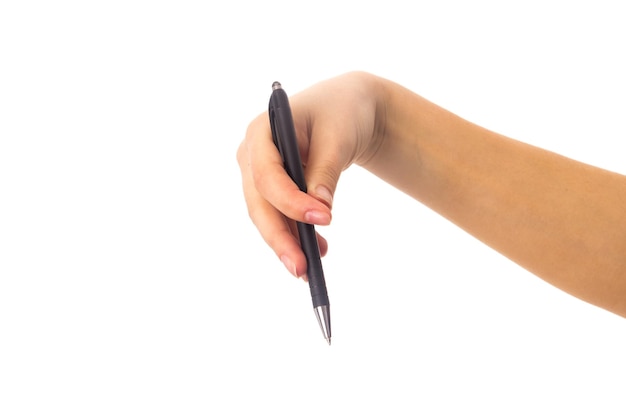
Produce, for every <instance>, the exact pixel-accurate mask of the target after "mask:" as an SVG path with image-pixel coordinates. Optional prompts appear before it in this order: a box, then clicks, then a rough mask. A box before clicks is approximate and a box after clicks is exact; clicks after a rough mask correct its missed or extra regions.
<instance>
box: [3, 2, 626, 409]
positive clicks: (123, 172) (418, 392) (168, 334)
mask: <svg viewBox="0 0 626 417" xmlns="http://www.w3.org/2000/svg"><path fill="white" fill-rule="evenodd" d="M409 4H410V5H409ZM624 17H625V15H624V12H623V7H620V4H619V2H617V1H614V2H610V1H594V2H565V1H560V2H556V1H545V0H544V1H530V2H528V1H527V2H524V3H517V4H513V3H506V2H496V1H478V2H461V1H456V2H455V1H438V2H425V1H415V2H410V3H409V2H402V1H395V0H389V1H386V2H384V3H380V2H370V1H362V2H342V1H340V0H333V1H326V0H322V1H317V2H313V3H299V2H287V1H265V2H253V1H236V0H234V1H229V2H201V1H196V2H191V1H177V2H173V1H172V2H166V1H150V2H148V1H133V0H125V1H108V2H79V1H74V2H71V1H58V2H32V1H5V2H2V3H1V5H0V415H2V416H7V417H9V416H11V417H12V416H43V415H46V416H50V415H59V416H61V415H62V416H65V417H67V416H112V415H115V416H143V415H146V416H147V415H150V416H206V415H211V416H243V415H272V416H294V415H300V416H313V415H315V416H318V415H324V416H340V415H359V414H361V413H365V412H367V413H368V415H374V414H376V415H400V416H405V415H406V416H409V415H428V416H450V415H481V416H502V415H509V416H517V415H519V416H522V415H523V416H526V415H536V416H554V415H571V414H572V413H574V412H575V413H576V415H594V416H623V415H624V414H625V413H626V403H625V402H624V392H626V383H625V380H624V374H626V359H625V355H624V352H626V321H624V319H623V318H619V317H617V316H615V315H613V314H611V313H608V312H605V311H603V310H600V309H598V308H596V307H593V306H590V305H588V304H586V303H584V302H581V301H579V300H577V299H574V298H573V297H571V296H569V295H567V294H565V293H563V292H561V291H559V290H557V289H555V288H553V287H551V286H549V285H548V284H545V283H544V282H542V281H540V280H539V279H538V278H536V277H535V276H533V275H531V274H530V273H528V272H526V271H524V270H522V269H521V268H519V267H518V266H516V265H515V264H513V263H511V262H510V261H508V260H507V259H505V258H503V257H502V256H500V255H499V254H497V253H495V252H494V251H492V250H491V249H489V248H487V247H485V246H484V245H482V244H481V243H479V242H478V241H476V240H475V239H473V238H472V237H470V236H468V235H467V234H465V233H464V232H462V231H460V230H459V229H457V228H456V227H454V226H453V225H451V224H450V223H448V222H447V221H445V220H442V219H441V218H439V217H438V216H437V215H436V214H434V213H432V212H430V211H429V210H428V209H426V208H424V207H423V206H421V205H420V204H419V203H417V202H415V201H413V200H411V199H410V198H408V197H406V196H405V195H403V194H401V193H399V192H398V191H396V190H394V189H392V188H390V187H389V186H387V185H385V184H383V183H382V182H380V181H379V180H378V179H376V178H375V177H372V176H371V175H369V174H368V173H366V172H365V171H363V170H361V169H359V168H351V169H349V170H348V171H347V172H346V173H345V175H344V177H343V178H342V180H341V181H340V184H339V188H338V191H337V194H336V199H335V210H334V218H333V224H332V225H331V226H328V227H325V228H321V229H320V231H321V232H322V233H323V234H324V235H325V236H326V237H327V238H328V239H329V243H330V250H329V254H328V256H327V257H326V258H325V260H324V266H325V271H326V276H327V283H328V289H329V293H330V297H331V303H332V314H333V317H332V318H333V346H332V347H330V348H329V347H328V346H327V345H326V343H325V342H324V340H323V339H322V336H321V333H320V330H319V328H318V325H317V322H316V321H315V318H314V316H313V312H312V310H311V304H310V296H309V292H308V288H307V286H306V285H305V284H303V283H302V282H301V281H299V280H296V279H294V278H291V277H290V276H289V274H288V273H287V272H286V271H285V270H284V268H283V266H282V264H281V263H280V262H279V261H278V260H277V259H275V257H274V255H273V253H272V252H271V251H270V249H269V248H267V247H266V246H265V244H264V243H263V242H262V239H261V238H260V237H259V236H258V234H257V232H256V230H255V229H254V227H253V226H252V223H251V222H250V221H249V219H248V217H247V213H246V210H245V205H244V202H243V198H242V193H241V190H240V178H239V171H238V168H237V165H236V161H235V151H236V148H237V146H238V144H239V142H240V140H241V139H242V137H243V135H244V133H245V130H246V127H247V124H248V122H249V121H250V120H251V119H252V118H253V117H254V116H256V115H257V114H259V113H260V112H262V111H264V110H265V108H266V106H267V101H268V99H269V94H270V90H271V88H270V87H271V83H272V82H273V81H274V80H280V81H281V82H282V84H283V86H284V87H285V89H286V90H287V92H288V93H295V92H297V91H299V90H301V89H303V88H306V87H307V86H309V85H311V84H313V83H316V82H317V81H320V80H322V79H325V78H328V77H331V76H334V75H338V74H340V73H343V72H345V71H349V70H355V69H358V70H365V71H369V72H373V73H376V74H378V75H381V76H384V77H386V78H390V79H393V80H394V81H397V82H399V83H401V84H403V85H405V86H407V87H409V88H411V89H412V90H414V91H416V92H418V93H420V94H421V95H423V96H425V97H426V98H428V99H430V100H431V101H434V102H435V103H438V104H440V105H442V106H443V107H445V108H448V109H449V110H451V111H453V112H455V113H457V114H459V115H461V116H462V117H464V118H467V119H469V120H471V121H473V122H475V123H478V124H481V125H483V126H485V127H487V128H490V129H491V130H495V131H498V132H500V133H503V134H505V135H508V136H511V137H514V138H516V139H520V140H523V141H526V142H529V143H533V144H535V145H538V146H541V147H544V148H548V149H551V150H553V151H556V152H559V153H562V154H565V155H567V156H570V157H573V158H577V159H580V160H583V161H585V162H588V163H592V164H596V165H600V166H602V167H605V168H608V169H611V170H615V171H618V172H622V173H626V168H625V166H626V165H625V162H626V157H625V156H624V151H623V149H624V147H623V144H622V142H623V141H624V139H625V138H626V128H625V125H624V122H623V121H624V113H625V111H626V102H625V101H624V97H625V96H626V82H625V81H624V76H623V74H625V73H626V64H625V60H624V59H623V51H624V48H625V43H624V42H625V39H626V26H624V25H623V21H624Z"/></svg>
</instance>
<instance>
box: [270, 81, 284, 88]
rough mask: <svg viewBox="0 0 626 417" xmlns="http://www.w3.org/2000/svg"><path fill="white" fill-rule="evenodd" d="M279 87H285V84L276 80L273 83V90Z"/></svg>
mask: <svg viewBox="0 0 626 417" xmlns="http://www.w3.org/2000/svg"><path fill="white" fill-rule="evenodd" d="M279 88H283V86H282V85H281V84H280V83H279V82H278V81H274V83H273V84H272V90H278V89H279Z"/></svg>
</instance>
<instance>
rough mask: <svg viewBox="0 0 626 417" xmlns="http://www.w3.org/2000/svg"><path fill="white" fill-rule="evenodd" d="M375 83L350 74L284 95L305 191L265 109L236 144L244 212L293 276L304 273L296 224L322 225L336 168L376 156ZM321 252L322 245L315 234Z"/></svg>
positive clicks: (325, 246) (378, 127)
mask: <svg viewBox="0 0 626 417" xmlns="http://www.w3.org/2000/svg"><path fill="white" fill-rule="evenodd" d="M379 81H380V80H379V79H377V78H376V77H374V76H372V75H369V74H366V73H360V72H358V73H357V72H355V73H349V74H345V75H343V76H339V77H336V78H333V79H330V80H327V81H324V82H321V83H319V84H317V85H315V86H313V87H311V88H309V89H307V90H305V91H303V92H301V93H298V94H296V95H294V96H292V97H290V104H291V109H292V113H293V118H294V124H295V128H296V135H297V137H298V142H299V147H300V155H301V158H302V163H303V165H304V167H305V169H304V172H305V177H306V181H307V189H308V193H303V192H301V191H300V190H299V189H298V187H297V185H296V184H295V183H294V182H293V181H292V180H291V178H290V177H289V176H288V175H287V173H286V172H285V170H284V168H283V165H282V160H281V158H280V154H279V152H278V150H277V149H276V147H275V145H274V143H273V141H272V135H271V131H270V125H269V119H268V115H267V113H263V114H261V115H259V116H258V117H257V118H256V119H255V120H253V121H252V122H251V123H250V125H249V126H248V130H247V132H246V137H245V139H244V140H243V142H242V143H241V145H240V146H239V149H238V152H237V160H238V162H239V167H240V169H241V176H242V182H243V191H244V196H245V199H246V204H247V207H248V213H249V215H250V218H251V219H252V221H253V223H254V224H255V225H256V227H257V228H258V230H259V232H260V233H261V235H262V237H263V239H264V240H265V241H266V242H267V244H268V245H269V246H270V247H271V248H272V249H273V250H274V252H275V253H276V255H277V256H278V257H279V258H280V260H281V261H282V262H283V264H284V265H285V267H286V268H287V269H288V270H289V272H291V273H292V274H293V275H294V276H296V277H303V278H304V279H306V277H305V276H304V274H305V273H306V258H305V256H304V253H303V252H302V250H301V249H300V245H299V242H298V238H297V231H296V228H295V222H294V221H299V222H304V223H312V224H315V225H328V224H330V221H331V217H332V214H331V209H332V203H333V195H334V192H335V189H336V186H337V182H338V180H339V176H340V175H341V172H342V171H343V170H345V169H346V168H348V167H349V166H350V165H351V164H353V163H364V162H367V161H368V160H369V159H371V158H372V156H373V155H375V154H376V150H377V149H378V147H379V146H380V142H381V141H382V135H380V134H379V132H382V131H384V129H382V128H381V123H380V122H381V119H382V118H381V117H380V115H381V114H382V112H381V108H383V107H382V106H381V105H380V103H379V102H380V100H379V99H378V97H380V96H381V95H380V94H379V92H380V89H379V86H380V82H379ZM318 242H319V246H320V252H321V254H322V256H323V255H325V254H326V251H327V249H328V244H327V242H326V240H325V239H324V238H323V237H321V236H319V235H318Z"/></svg>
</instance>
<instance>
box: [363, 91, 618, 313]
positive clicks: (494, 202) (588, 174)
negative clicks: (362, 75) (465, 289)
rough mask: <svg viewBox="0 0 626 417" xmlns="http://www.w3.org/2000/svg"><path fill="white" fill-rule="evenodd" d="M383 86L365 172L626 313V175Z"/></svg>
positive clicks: (575, 291)
mask: <svg viewBox="0 0 626 417" xmlns="http://www.w3.org/2000/svg"><path fill="white" fill-rule="evenodd" d="M379 88H380V89H381V93H380V94H381V96H382V97H384V98H383V100H384V102H385V103H387V104H386V107H385V108H386V111H384V115H381V117H383V118H384V120H385V123H384V124H385V138H384V141H383V142H382V144H381V145H380V148H378V151H377V154H376V155H375V156H374V157H372V159H370V160H369V161H368V162H367V163H366V164H364V167H365V168H367V169H368V170H370V171H371V172H373V173H374V174H376V175H378V176H380V177H381V178H383V179H385V180H386V181H388V182H389V183H391V184H393V185H394V186H395V187H397V188H399V189H401V190H403V191H405V192H406V193H408V194H409V195H411V196H412V197H414V198H415V199H417V200H419V201H421V202H422V203H424V204H425V205H427V206H428V207H430V208H432V209H433V210H435V211H436V212H438V213H439V214H441V215H443V216H444V217H446V218H448V219H449V220H451V221H452V222H454V223H455V224H457V225H458V226H460V227H461V228H463V229H465V230H466V231H467V232H469V233H470V234H472V235H473V236H475V237H476V238H478V239H480V240H481V241H483V242H484V243H486V244H487V245H489V246H490V247H492V248H493V249H495V250H497V251H498V252H500V253H502V254H503V255H505V256H506V257H508V258H509V259H511V260H513V261H514V262H516V263H518V264H519V265H520V266H522V267H524V268H526V269H527V270H529V271H531V272H533V273H534V274H536V275H537V276H539V277H540V278H543V279H544V280H546V281H548V282H549V283H551V284H553V285H555V286H556V287H559V288H561V289H562V290H564V291H566V292H568V293H570V294H572V295H574V296H576V297H578V298H581V299H583V300H586V301H588V302H590V303H592V304H596V305H598V306H600V307H603V308H605V309H607V310H610V311H613V312H615V313H617V314H619V315H622V316H625V317H626V177H625V176H622V175H619V174H616V173H613V172H609V171H606V170H602V169H599V168H596V167H593V166H589V165H586V164H583V163H581V162H577V161H574V160H571V159H568V158H565V157H563V156H560V155H557V154H555V153H552V152H548V151H546V150H543V149H540V148H537V147H534V146H530V145H528V144H524V143H521V142H518V141H515V140H512V139H509V138H507V137H504V136H502V135H499V134H496V133H493V132H490V131H488V130H486V129H484V128H481V127H479V126H476V125H473V124H471V123H469V122H467V121H465V120H463V119H461V118H459V117H457V116H455V115H453V114H451V113H449V112H447V111H446V110H444V109H441V108H439V107H437V106H435V105H433V104H432V103H429V102H428V101H426V100H424V99H423V98H421V97H419V96H418V95H416V94H414V93H412V92H410V91H408V90H406V89H404V88H402V87H400V86H398V85H395V84H392V83H389V82H386V81H381V83H380V84H379ZM389 160H393V161H395V163H393V164H390V163H388V162H387V161H389Z"/></svg>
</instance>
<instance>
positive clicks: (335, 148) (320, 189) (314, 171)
mask: <svg viewBox="0 0 626 417" xmlns="http://www.w3.org/2000/svg"><path fill="white" fill-rule="evenodd" d="M344 147H345V146H342V144H341V140H340V138H338V137H337V136H336V135H333V134H324V135H323V136H322V135H319V134H318V135H315V134H313V135H312V137H311V142H310V145H309V152H308V158H307V163H306V168H305V177H306V179H307V192H308V194H309V195H311V196H313V197H315V198H316V199H317V200H319V201H321V202H322V203H324V204H326V205H327V206H328V208H330V209H332V207H333V196H334V194H335V190H336V189H337V183H338V182H339V177H340V175H341V173H342V172H343V170H344V169H345V168H347V167H348V166H349V165H350V162H349V159H348V158H349V157H348V156H347V155H350V154H351V153H350V152H346V151H345V149H343V148H344Z"/></svg>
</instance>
